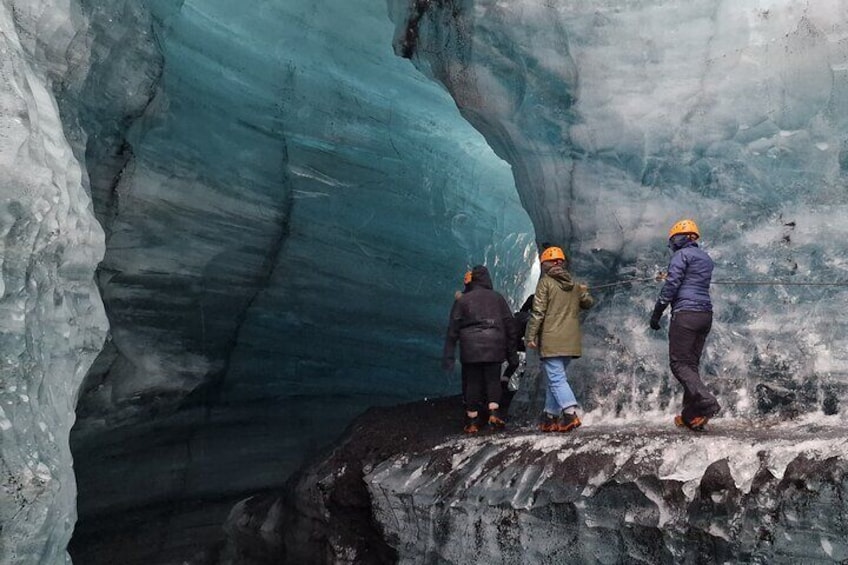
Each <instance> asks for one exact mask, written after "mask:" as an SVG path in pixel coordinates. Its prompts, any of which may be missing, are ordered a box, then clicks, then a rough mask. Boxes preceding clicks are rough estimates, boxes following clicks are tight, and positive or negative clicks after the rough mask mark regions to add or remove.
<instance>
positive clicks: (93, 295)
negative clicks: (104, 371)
mask: <svg viewBox="0 0 848 565" xmlns="http://www.w3.org/2000/svg"><path fill="white" fill-rule="evenodd" d="M76 15H78V14H77V13H75V12H74V11H73V10H72V9H71V8H70V7H69V6H68V4H67V3H66V2H64V3H63V2H60V1H56V2H54V1H35V0H27V1H26V2H15V1H11V2H10V1H5V2H2V3H0V263H2V274H0V563H3V564H4V565H5V564H9V565H11V564H22V563H27V564H30V563H32V564H45V565H47V564H50V565H53V564H57V563H65V562H66V560H67V553H66V546H67V543H68V540H69V539H70V536H71V532H72V530H73V524H74V520H75V518H76V508H75V504H74V497H75V494H76V488H75V485H74V477H73V473H72V469H71V453H70V449H69V446H68V435H69V433H70V428H71V425H72V424H73V421H74V407H75V402H76V395H77V390H78V387H79V385H80V383H81V382H82V380H83V377H84V376H85V373H86V371H87V370H88V368H89V366H90V365H91V363H92V361H93V360H94V358H95V356H96V354H97V352H98V351H99V350H100V348H101V346H102V344H103V340H104V337H105V333H106V318H105V316H104V313H103V307H102V304H101V301H100V298H99V296H98V294H97V289H96V288H95V285H94V278H93V273H94V268H95V266H96V264H97V262H98V261H99V260H100V258H101V257H102V255H103V232H102V230H101V229H100V226H99V225H98V224H97V222H96V221H95V219H94V215H93V213H92V209H91V201H90V199H89V197H88V195H87V193H86V191H85V190H84V187H83V174H82V171H81V168H80V165H79V163H78V162H77V160H76V159H75V158H74V155H73V152H72V150H71V147H70V146H69V144H68V142H67V141H66V138H65V135H64V132H63V129H62V123H61V121H60V118H59V111H58V108H57V105H56V101H55V99H54V97H53V95H52V91H51V88H52V86H53V84H55V83H56V82H59V81H62V80H67V79H68V78H69V77H70V76H71V75H72V74H73V72H74V70H73V69H74V65H75V64H76V63H77V62H79V61H78V60H79V58H84V57H85V56H86V52H85V50H84V49H80V47H81V46H79V45H77V46H75V47H74V39H75V36H76V34H77V32H78V31H80V30H79V28H78V27H77V26H76V23H75V22H74V18H75V16H76Z"/></svg>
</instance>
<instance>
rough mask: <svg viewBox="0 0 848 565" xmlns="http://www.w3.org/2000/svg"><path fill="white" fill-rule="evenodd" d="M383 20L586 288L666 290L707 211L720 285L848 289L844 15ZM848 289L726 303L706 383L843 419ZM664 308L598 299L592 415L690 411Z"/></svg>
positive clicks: (405, 5) (737, 9) (577, 11)
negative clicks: (658, 319) (445, 94)
mask: <svg viewBox="0 0 848 565" xmlns="http://www.w3.org/2000/svg"><path fill="white" fill-rule="evenodd" d="M389 5H390V12H391V13H392V17H393V20H394V21H395V22H396V24H397V27H396V34H395V48H396V51H397V52H398V54H399V55H400V56H405V57H409V58H411V59H412V60H413V61H414V62H415V64H416V65H417V67H418V68H419V69H420V70H421V71H422V72H423V73H424V74H426V75H427V76H430V77H432V78H433V79H434V80H437V81H439V82H440V83H442V84H444V85H445V87H446V88H447V89H448V90H449V91H450V92H451V95H452V96H453V97H454V99H455V100H456V101H457V105H458V106H459V108H460V111H461V112H462V114H463V116H465V117H466V118H467V119H468V121H469V122H470V123H472V124H473V125H474V126H475V127H476V128H477V129H478V130H480V131H481V132H482V133H483V134H484V135H485V137H486V139H487V140H488V141H489V143H490V144H491V145H492V147H493V148H494V150H495V151H496V152H497V153H498V154H499V155H501V156H502V157H503V158H504V159H506V160H507V161H509V162H510V163H511V164H512V166H513V170H514V171H515V178H516V183H517V186H518V190H519V193H520V194H521V199H522V202H523V203H524V204H525V207H526V208H527V210H528V212H529V214H530V216H531V218H532V220H533V223H534V226H535V229H536V236H537V240H539V241H553V242H560V243H563V244H564V245H565V246H566V247H567V249H568V250H569V251H570V252H571V254H572V255H573V257H574V261H573V270H574V271H575V272H576V273H577V276H578V277H582V278H584V279H588V280H589V281H590V282H592V283H595V284H596V285H597V284H598V283H604V282H607V281H618V280H622V279H627V278H632V277H636V278H644V277H651V276H652V275H653V274H654V273H656V272H658V271H660V270H661V269H663V268H664V267H665V265H666V262H667V252H666V250H665V246H664V243H665V241H664V240H665V234H666V233H667V230H668V228H669V227H670V226H671V224H672V223H673V222H675V221H676V220H678V219H680V218H681V217H686V216H692V217H695V218H696V219H697V221H698V222H699V225H700V226H701V229H702V232H703V244H704V245H705V247H706V248H707V249H708V251H709V252H710V253H711V254H712V256H713V257H714V259H715V260H716V263H717V269H716V273H715V278H716V280H718V281H725V282H726V281H734V280H748V281H784V282H792V283H802V282H817V283H823V282H826V283H832V282H844V281H846V280H848V272H846V265H848V263H846V258H848V256H847V255H846V251H845V246H844V245H843V241H844V240H845V236H846V228H845V222H844V218H845V217H846V212H848V207H846V204H848V195H847V194H846V191H845V186H846V180H848V117H846V114H845V111H844V110H845V108H846V107H848V106H846V104H848V42H846V37H847V35H846V34H848V3H846V2H842V1H834V2H822V3H815V4H802V3H797V2H767V3H745V2H741V3H740V2H731V1H720V0H714V1H710V2H697V3H670V2H664V1H652V0H646V1H641V2H615V1H602V2H591V3H585V2H531V1H518V2H508V3H507V2H500V1H497V0H474V1H471V0H468V1H459V2H440V1H427V0H418V1H415V2H412V1H409V2H407V1H402V0H395V1H392V2H390V3H389ZM845 290H846V287H845V286H829V287H810V286H779V285H776V286H755V285H715V286H714V287H713V296H714V299H715V303H716V324H715V326H714V330H713V333H712V335H711V337H710V343H709V345H708V347H707V352H706V358H705V361H706V375H707V378H708V380H709V381H710V382H711V383H712V385H713V386H714V387H716V389H717V390H718V391H719V392H720V395H721V399H722V401H723V403H724V405H725V407H726V408H727V412H726V413H728V414H733V413H736V414H751V413H752V412H755V411H757V410H759V411H761V412H762V411H771V410H772V409H774V408H775V407H778V406H783V407H784V408H785V409H786V411H788V412H797V411H807V410H824V411H826V412H829V413H833V412H836V411H838V410H839V407H838V399H839V396H840V392H841V391H844V388H845V384H846V382H848V373H846V370H845V366H846V361H848V354H846V351H848V349H846V348H845V339H844V336H845V334H846V329H847V328H846V324H845V321H844V320H843V319H841V317H840V316H838V315H837V316H834V315H833V313H834V312H841V311H843V310H844V309H845V307H846V305H848V293H846V291H845ZM656 291H657V287H656V285H653V284H641V285H634V286H633V287H630V288H622V287H617V288H615V289H613V290H610V289H606V290H603V291H602V292H601V293H600V295H599V304H598V306H599V307H598V308H597V309H596V310H595V311H593V312H592V313H591V314H590V315H589V317H588V320H587V323H586V329H587V332H588V344H587V345H588V355H587V356H586V357H585V358H584V359H583V360H582V361H581V363H580V365H579V367H578V366H577V365H575V366H574V375H575V379H576V381H577V383H578V387H579V388H580V389H581V390H580V391H579V395H580V396H581V397H582V398H583V399H584V403H585V404H586V405H587V407H589V408H593V409H597V410H598V411H600V412H604V413H607V414H626V413H628V412H632V411H638V412H642V411H645V410H660V411H664V412H669V413H670V412H672V411H673V410H674V409H675V403H676V401H675V400H674V399H675V397H674V393H675V392H676V388H672V387H670V386H669V385H670V382H669V378H668V373H667V371H666V368H665V364H666V351H665V342H664V334H663V333H662V332H660V333H657V334H655V333H652V332H650V330H648V329H647V323H646V319H647V315H648V312H649V308H650V306H651V305H652V303H653V300H654V299H655V297H656ZM670 403H671V404H670Z"/></svg>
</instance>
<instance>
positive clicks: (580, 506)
mask: <svg viewBox="0 0 848 565" xmlns="http://www.w3.org/2000/svg"><path fill="white" fill-rule="evenodd" d="M847 449H848V445H846V440H845V437H844V434H843V432H842V422H841V420H840V419H839V418H838V417H835V416H834V417H829V418H823V419H822V418H818V419H813V420H809V421H807V422H805V423H801V424H799V423H794V424H793V425H792V426H774V427H769V428H758V427H757V426H752V424H751V422H750V421H733V420H725V421H722V422H721V424H716V425H714V427H713V429H712V430H711V431H709V432H706V433H704V434H700V435H699V434H692V433H691V432H688V431H682V430H677V431H669V426H668V425H667V421H666V422H665V423H663V422H659V421H656V420H653V421H652V420H638V421H634V422H632V423H631V425H630V426H627V427H626V428H625V427H621V426H593V427H592V428H590V429H581V430H580V431H578V432H576V433H572V434H569V435H562V434H552V435H547V436H541V435H538V434H533V433H531V434H529V435H522V434H516V435H512V436H507V437H493V438H487V439H486V438H480V439H477V438H473V439H465V440H454V441H451V442H447V443H445V444H444V445H442V446H439V447H436V448H435V449H432V450H428V451H427V452H426V453H424V454H421V455H417V456H408V455H399V456H397V457H394V458H391V459H389V460H387V461H385V462H383V463H381V464H379V465H377V466H375V467H374V468H373V470H372V471H371V472H370V473H369V474H367V475H366V477H365V480H366V482H367V484H368V487H369V490H370V493H371V501H372V503H373V505H374V516H375V519H376V520H377V521H378V523H379V524H380V528H381V529H382V531H383V532H384V535H385V539H386V540H387V542H388V544H389V545H390V546H392V547H393V548H395V549H396V550H397V552H398V557H399V559H398V562H400V563H421V562H450V563H467V562H472V561H473V562H486V563H534V564H535V563H562V562H563V561H573V562H580V563H623V562H626V563H682V562H704V563H719V562H721V563H741V562H745V563H797V562H799V561H798V560H799V559H800V560H801V562H804V563H832V562H839V561H840V560H843V559H845V558H846V557H848V544H846V541H845V540H846V533H848V531H846V527H845V524H844V520H843V519H842V518H841V517H842V516H844V513H845V512H846V507H845V504H844V499H843V497H844V494H845V488H846V486H848V485H846V482H845V480H844V477H845V471H846V469H848V462H847V461H846V459H845V453H846V450H847Z"/></svg>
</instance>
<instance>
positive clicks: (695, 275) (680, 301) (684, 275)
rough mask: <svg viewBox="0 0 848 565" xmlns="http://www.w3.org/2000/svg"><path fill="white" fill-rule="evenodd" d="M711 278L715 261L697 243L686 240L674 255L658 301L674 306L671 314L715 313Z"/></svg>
mask: <svg viewBox="0 0 848 565" xmlns="http://www.w3.org/2000/svg"><path fill="white" fill-rule="evenodd" d="M712 277H713V260H712V259H710V256H709V255H707V253H706V252H705V251H704V250H703V249H701V248H700V247H698V244H697V243H696V242H694V241H686V242H684V243H683V244H682V245H681V246H680V247H679V248H678V249H677V250H676V251H675V252H674V254H673V255H672V256H671V261H669V263H668V278H667V279H666V281H665V284H664V285H663V287H662V290H660V298H659V302H661V303H662V304H671V311H672V312H679V311H684V310H685V311H689V312H712V311H713V303H712V301H711V300H710V281H711V280H712Z"/></svg>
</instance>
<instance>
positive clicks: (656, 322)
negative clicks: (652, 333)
mask: <svg viewBox="0 0 848 565" xmlns="http://www.w3.org/2000/svg"><path fill="white" fill-rule="evenodd" d="M667 307H668V304H663V303H662V302H660V301H659V300H658V301H657V304H656V306H654V313H653V314H651V329H652V330H658V329H660V318H662V315H663V312H665V309H666V308H667Z"/></svg>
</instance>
